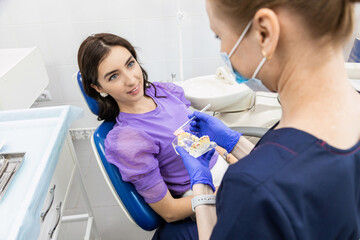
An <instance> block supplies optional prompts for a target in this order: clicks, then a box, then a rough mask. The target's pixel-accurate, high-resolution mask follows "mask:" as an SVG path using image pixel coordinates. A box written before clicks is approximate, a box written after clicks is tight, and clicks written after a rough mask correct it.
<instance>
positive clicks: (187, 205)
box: [149, 190, 194, 222]
mask: <svg viewBox="0 0 360 240" xmlns="http://www.w3.org/2000/svg"><path fill="white" fill-rule="evenodd" d="M191 198H192V196H187V197H183V198H173V197H172V196H171V194H170V192H169V190H168V191H167V193H166V195H165V197H163V198H162V199H161V200H160V201H158V202H156V203H149V205H150V207H151V208H152V209H154V211H155V212H157V213H158V214H159V215H160V216H161V217H162V218H163V219H164V220H165V221H166V222H175V221H178V220H182V219H184V218H187V217H189V216H191V215H193V214H194V212H193V211H192V209H191Z"/></svg>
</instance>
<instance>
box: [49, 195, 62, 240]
mask: <svg viewBox="0 0 360 240" xmlns="http://www.w3.org/2000/svg"><path fill="white" fill-rule="evenodd" d="M56 211H57V212H58V217H57V221H56V224H55V226H54V227H53V229H52V230H50V231H49V236H50V239H51V238H52V237H53V234H54V232H55V230H56V228H57V226H58V225H59V222H60V218H61V202H60V203H59V205H57V206H56Z"/></svg>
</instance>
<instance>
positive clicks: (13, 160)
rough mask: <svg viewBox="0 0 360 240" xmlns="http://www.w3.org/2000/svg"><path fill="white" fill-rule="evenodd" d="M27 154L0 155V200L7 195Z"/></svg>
mask: <svg viewBox="0 0 360 240" xmlns="http://www.w3.org/2000/svg"><path fill="white" fill-rule="evenodd" d="M24 156H25V153H2V154H0V200H1V199H2V197H3V196H4V195H5V193H6V190H7V189H8V187H9V185H10V183H11V181H12V179H13V178H14V176H15V173H16V171H17V170H18V169H19V168H20V166H21V163H22V162H23V160H24Z"/></svg>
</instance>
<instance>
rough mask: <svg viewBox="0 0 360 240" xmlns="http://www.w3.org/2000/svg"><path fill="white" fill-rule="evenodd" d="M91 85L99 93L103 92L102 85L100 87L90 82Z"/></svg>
mask: <svg viewBox="0 0 360 240" xmlns="http://www.w3.org/2000/svg"><path fill="white" fill-rule="evenodd" d="M90 86H91V87H92V88H93V89H95V90H96V91H97V92H98V93H101V87H98V86H96V85H94V84H90Z"/></svg>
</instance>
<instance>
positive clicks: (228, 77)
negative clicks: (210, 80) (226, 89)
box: [216, 67, 236, 84]
mask: <svg viewBox="0 0 360 240" xmlns="http://www.w3.org/2000/svg"><path fill="white" fill-rule="evenodd" d="M216 78H217V79H219V80H222V81H224V82H226V83H228V84H234V83H236V81H235V77H234V75H233V74H232V73H231V72H230V70H229V68H228V67H218V68H217V69H216Z"/></svg>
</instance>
